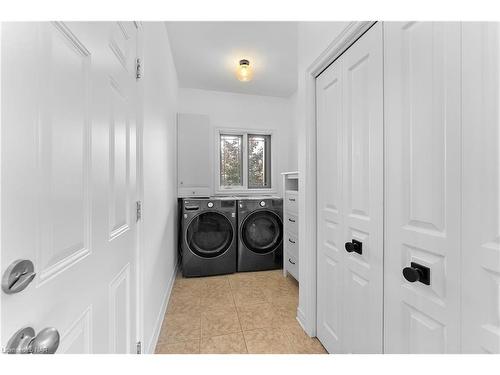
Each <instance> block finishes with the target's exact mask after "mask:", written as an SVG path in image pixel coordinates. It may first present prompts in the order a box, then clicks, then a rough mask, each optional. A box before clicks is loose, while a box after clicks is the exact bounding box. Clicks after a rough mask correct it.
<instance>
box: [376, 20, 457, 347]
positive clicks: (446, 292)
mask: <svg viewBox="0 0 500 375" xmlns="http://www.w3.org/2000/svg"><path fill="white" fill-rule="evenodd" d="M384 52H385V55H384V67H385V73H384V77H385V78H384V80H385V82H384V91H385V137H386V150H385V151H386V156H385V160H386V172H385V177H386V185H385V186H386V189H385V190H386V228H385V230H386V233H385V238H386V242H385V273H384V274H385V283H384V284H385V352H387V353H454V352H458V351H459V350H460V348H459V309H460V304H459V283H460V277H459V266H460V232H459V228H460V183H461V180H460V157H461V155H460V131H461V125H460V121H461V118H460V58H461V55H460V24H459V23H449V22H437V23H430V22H408V23H392V22H388V23H385V24H384ZM412 262H414V263H416V264H417V265H421V266H423V267H427V268H428V270H429V273H430V275H429V280H428V281H429V282H428V285H427V284H426V283H425V281H426V280H422V281H424V282H420V281H416V282H409V281H407V280H406V279H405V278H404V277H403V274H402V270H403V269H404V268H407V267H411V265H412V264H411V263H412ZM413 266H414V267H413V268H415V267H418V266H415V264H414V265H413ZM407 271H412V269H408V270H407ZM408 273H409V274H410V272H408ZM414 273H416V272H414Z"/></svg>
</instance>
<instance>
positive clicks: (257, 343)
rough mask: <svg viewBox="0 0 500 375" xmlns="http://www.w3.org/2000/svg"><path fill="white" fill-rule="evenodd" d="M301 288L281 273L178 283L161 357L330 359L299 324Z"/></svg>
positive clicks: (165, 325)
mask: <svg viewBox="0 0 500 375" xmlns="http://www.w3.org/2000/svg"><path fill="white" fill-rule="evenodd" d="M298 298H299V288H298V284H297V282H296V281H295V280H294V279H293V278H291V277H286V278H285V277H283V273H282V271H281V270H276V271H263V272H248V273H236V274H232V275H227V276H213V277H202V278H189V279H186V278H183V277H182V276H180V275H179V276H178V277H177V279H176V280H175V284H174V287H173V289H172V295H171V296H170V302H169V305H168V308H167V313H166V314H165V318H164V320H163V325H162V328H161V333H160V337H159V339H158V344H157V346H156V353H161V354H198V353H202V354H203V353H207V354H216V353H217V354H233V353H234V354H244V353H250V354H286V353H290V354H320V353H326V352H325V349H324V348H323V346H322V345H321V344H320V342H319V341H318V340H317V339H316V338H310V337H309V336H307V334H306V333H305V332H304V331H303V330H302V328H301V327H300V325H299V324H298V323H297V320H296V319H295V316H296V311H297V304H298Z"/></svg>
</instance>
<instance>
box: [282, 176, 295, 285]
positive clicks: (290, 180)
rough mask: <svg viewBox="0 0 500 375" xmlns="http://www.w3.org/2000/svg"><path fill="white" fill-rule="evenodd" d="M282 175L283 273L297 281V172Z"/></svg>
mask: <svg viewBox="0 0 500 375" xmlns="http://www.w3.org/2000/svg"><path fill="white" fill-rule="evenodd" d="M282 176H283V192H284V194H283V195H284V199H283V201H284V204H283V229H284V230H283V233H284V235H283V244H284V246H283V274H284V275H285V276H286V275H287V274H289V275H291V276H292V277H293V278H295V279H296V280H297V281H299V173H298V172H285V173H282Z"/></svg>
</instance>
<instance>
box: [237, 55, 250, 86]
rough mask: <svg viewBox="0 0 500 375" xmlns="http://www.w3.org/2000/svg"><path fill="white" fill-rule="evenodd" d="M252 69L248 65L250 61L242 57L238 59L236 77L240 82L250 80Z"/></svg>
mask: <svg viewBox="0 0 500 375" xmlns="http://www.w3.org/2000/svg"><path fill="white" fill-rule="evenodd" d="M252 76H253V70H252V68H251V67H250V61H248V60H246V59H243V60H240V65H239V66H238V70H237V71H236V77H237V78H238V80H240V81H241V82H248V81H251V80H252Z"/></svg>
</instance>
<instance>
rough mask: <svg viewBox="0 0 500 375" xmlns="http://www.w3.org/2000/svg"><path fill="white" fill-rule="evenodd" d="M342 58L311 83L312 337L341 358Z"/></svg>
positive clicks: (342, 254)
mask: <svg viewBox="0 0 500 375" xmlns="http://www.w3.org/2000/svg"><path fill="white" fill-rule="evenodd" d="M341 63H342V58H339V59H338V60H337V61H335V62H334V63H333V64H332V65H330V67H328V69H326V70H325V71H324V72H323V73H322V74H321V75H320V76H319V77H318V78H317V80H316V119H317V120H316V121H317V175H318V181H317V186H318V198H317V204H318V206H317V215H318V217H317V223H318V224H317V230H318V233H317V236H318V249H317V262H318V264H317V270H318V271H317V288H318V291H317V323H316V324H317V336H318V338H319V340H320V341H321V342H322V344H323V346H324V347H325V348H326V350H328V352H330V353H342V352H343V347H342V339H343V334H342V315H343V314H342V311H343V309H342V306H343V289H342V287H343V279H344V276H343V268H344V266H343V263H344V250H343V246H344V243H343V242H342V241H343V234H342V215H343V203H342V199H343V196H342V155H343V152H342V150H343V147H342V65H341Z"/></svg>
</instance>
